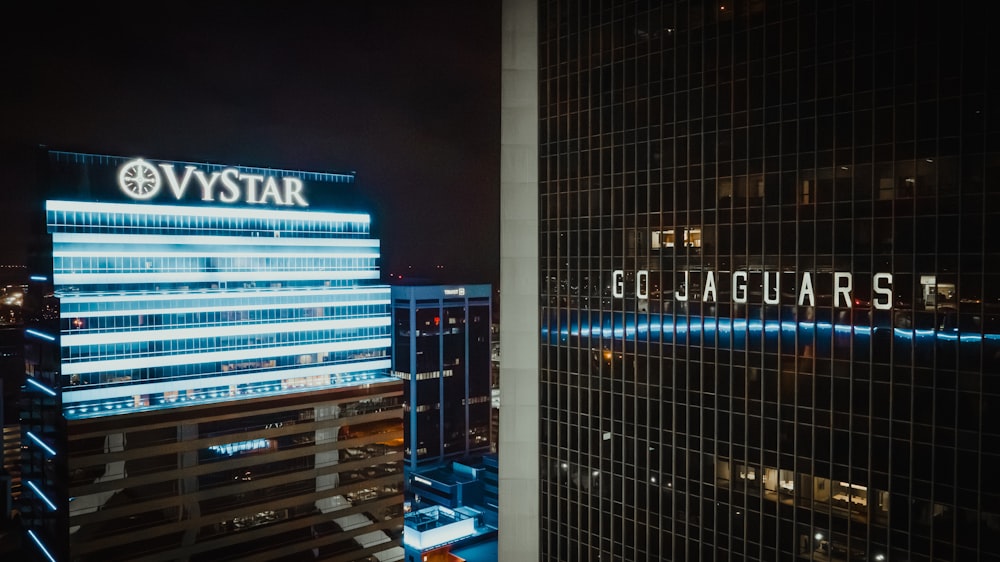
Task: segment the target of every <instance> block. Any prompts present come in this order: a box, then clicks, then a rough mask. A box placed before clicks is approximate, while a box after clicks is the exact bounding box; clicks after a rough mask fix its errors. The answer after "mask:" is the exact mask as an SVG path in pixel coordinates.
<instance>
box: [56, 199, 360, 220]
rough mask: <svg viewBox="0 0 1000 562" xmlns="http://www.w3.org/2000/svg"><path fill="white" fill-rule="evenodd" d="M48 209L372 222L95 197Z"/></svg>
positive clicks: (334, 215) (346, 216)
mask: <svg viewBox="0 0 1000 562" xmlns="http://www.w3.org/2000/svg"><path fill="white" fill-rule="evenodd" d="M45 210H46V211H65V212H70V213H100V214H112V213H117V214H124V215H151V216H157V215H159V216H177V217H212V218H220V217H222V218H236V219H288V220H296V221H301V222H303V223H306V224H323V223H328V222H355V223H361V224H368V223H369V222H371V217H370V216H369V215H367V214H363V213H333V212H323V211H286V210H280V209H257V208H246V207H223V206H218V205H217V206H211V207H193V206H185V205H144V204H134V203H107V202H92V201H59V200H51V199H50V200H48V201H46V202H45Z"/></svg>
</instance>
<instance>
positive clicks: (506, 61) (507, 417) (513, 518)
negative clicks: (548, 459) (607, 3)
mask: <svg viewBox="0 0 1000 562" xmlns="http://www.w3.org/2000/svg"><path fill="white" fill-rule="evenodd" d="M502 10H503V16H502V25H501V34H502V38H501V40H502V55H501V67H502V68H501V72H502V76H501V98H500V106H501V107H500V214H501V215H500V346H501V349H500V444H499V463H500V474H499V504H500V513H499V517H500V532H499V552H498V554H499V556H498V557H499V560H500V562H525V561H529V560H538V559H539V536H540V535H539V527H540V520H539V493H538V492H539V483H538V458H539V457H538V434H539V429H538V357H539V345H540V337H539V334H540V332H539V330H540V327H539V318H538V315H539V306H538V298H539V295H538V286H539V285H538V7H537V5H536V2H535V0H503V7H502Z"/></svg>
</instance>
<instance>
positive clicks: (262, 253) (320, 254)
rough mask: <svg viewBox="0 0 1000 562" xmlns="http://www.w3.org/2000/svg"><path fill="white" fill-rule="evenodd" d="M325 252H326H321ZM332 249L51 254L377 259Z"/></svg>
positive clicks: (68, 254)
mask: <svg viewBox="0 0 1000 562" xmlns="http://www.w3.org/2000/svg"><path fill="white" fill-rule="evenodd" d="M321 250H327V251H321ZM333 250H334V248H317V251H315V252H312V253H301V252H276V251H275V249H274V248H260V249H256V250H254V251H247V252H208V251H193V252H190V251H189V252H151V251H147V250H136V251H132V252H125V251H121V249H120V248H108V249H107V250H106V251H97V250H80V251H76V250H73V251H70V250H56V251H53V252H52V257H53V258H67V259H68V258H90V259H97V260H100V259H114V258H151V259H157V258H197V259H201V258H221V259H254V258H258V259H264V258H272V259H273V258H279V259H286V258H288V259H293V258H310V259H315V258H330V259H334V258H342V259H350V258H369V259H370V258H377V257H379V255H380V254H379V253H378V252H374V253H370V252H360V251H359V252H335V251H333Z"/></svg>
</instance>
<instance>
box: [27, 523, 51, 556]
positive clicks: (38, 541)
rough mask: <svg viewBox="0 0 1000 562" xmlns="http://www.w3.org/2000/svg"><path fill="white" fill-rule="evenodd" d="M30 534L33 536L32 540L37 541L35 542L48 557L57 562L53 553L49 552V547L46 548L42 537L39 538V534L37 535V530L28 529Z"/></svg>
mask: <svg viewBox="0 0 1000 562" xmlns="http://www.w3.org/2000/svg"><path fill="white" fill-rule="evenodd" d="M28 536H29V537H31V540H33V541H34V542H35V544H36V545H37V546H38V548H39V549H40V550H41V551H42V554H44V555H45V557H46V558H48V559H49V560H51V561H52V562H56V558H55V556H52V553H51V552H49V549H47V548H45V545H44V544H42V539H40V538H38V536H37V535H35V531H33V530H31V529H28Z"/></svg>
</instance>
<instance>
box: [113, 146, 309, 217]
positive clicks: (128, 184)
mask: <svg viewBox="0 0 1000 562" xmlns="http://www.w3.org/2000/svg"><path fill="white" fill-rule="evenodd" d="M192 184H193V189H194V190H195V191H196V192H200V195H201V200H202V201H219V202H221V203H238V202H243V203H248V204H251V205H278V206H286V207H308V206H309V203H308V202H307V201H306V200H305V197H303V195H302V187H303V186H302V180H301V179H299V178H296V177H276V176H265V175H262V174H249V173H243V172H241V171H240V170H239V169H237V168H223V169H222V170H218V171H213V172H206V171H205V170H202V169H199V168H198V167H197V166H192V165H187V166H184V169H183V170H177V169H176V168H175V167H174V165H173V164H168V163H160V164H155V165H154V164H152V163H151V162H148V161H146V160H143V159H142V158H136V159H134V160H129V161H128V162H125V163H124V164H122V165H121V167H120V168H118V187H120V188H121V190H122V192H124V193H125V195H128V196H129V197H131V198H132V199H135V200H138V201H148V200H150V199H153V198H154V197H157V196H158V195H160V193H161V192H164V189H163V188H164V186H166V187H167V190H166V193H167V194H168V195H173V197H174V198H175V199H178V200H180V199H184V197H185V195H186V194H187V193H188V191H189V189H192Z"/></svg>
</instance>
